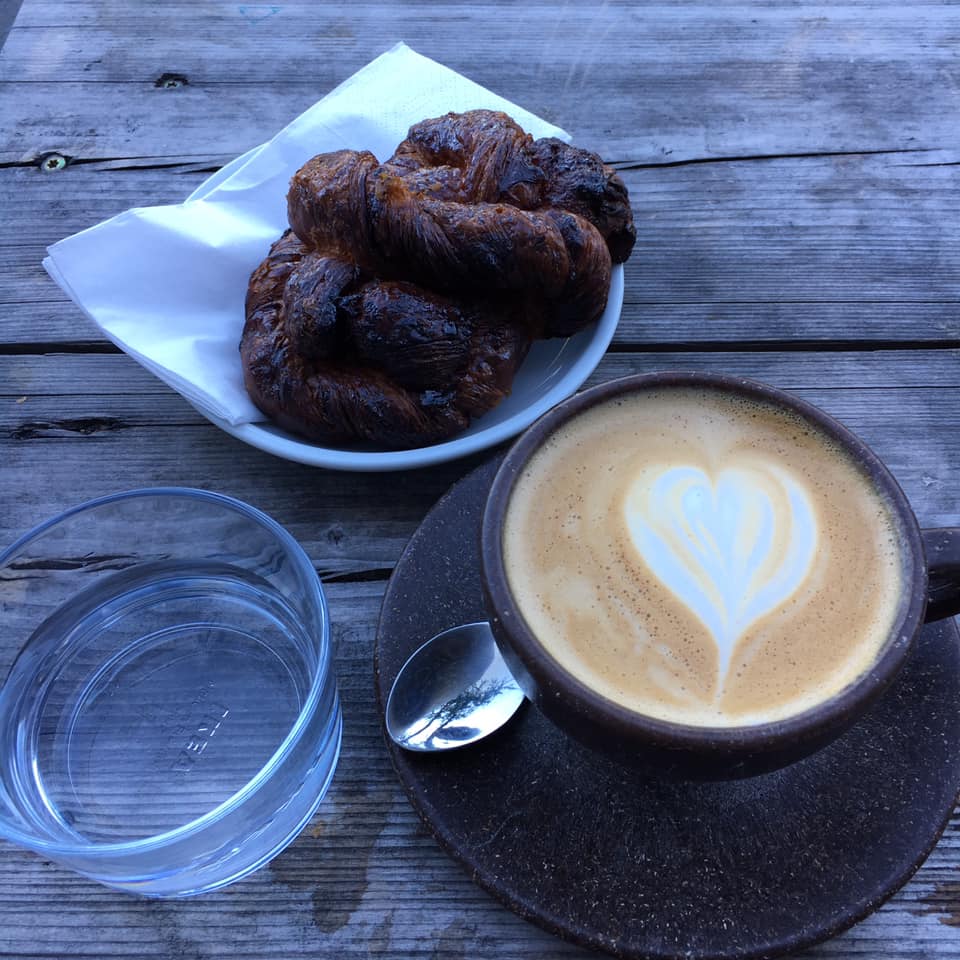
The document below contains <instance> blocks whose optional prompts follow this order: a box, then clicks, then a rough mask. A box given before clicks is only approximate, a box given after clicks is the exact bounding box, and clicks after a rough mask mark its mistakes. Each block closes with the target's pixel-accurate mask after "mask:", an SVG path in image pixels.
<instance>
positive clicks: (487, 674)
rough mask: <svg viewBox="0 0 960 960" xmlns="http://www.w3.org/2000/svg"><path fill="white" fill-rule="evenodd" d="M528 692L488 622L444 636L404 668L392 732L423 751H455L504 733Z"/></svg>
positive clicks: (392, 706)
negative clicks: (497, 642) (496, 733)
mask: <svg viewBox="0 0 960 960" xmlns="http://www.w3.org/2000/svg"><path fill="white" fill-rule="evenodd" d="M523 699H524V697H523V692H522V691H521V690H520V687H519V686H518V685H517V683H516V681H515V680H514V679H513V675H512V674H511V673H510V670H509V669H508V668H507V665H506V663H504V661H503V657H502V656H501V655H500V651H499V650H498V649H497V645H496V642H495V641H494V639H493V634H492V633H491V631H490V625H489V624H488V623H484V622H480V623H468V624H464V625H462V626H459V627H453V628H451V629H450V630H444V631H443V632H442V633H438V634H437V635H436V636H435V637H433V638H432V639H431V640H428V641H427V642H426V643H425V644H423V646H422V647H420V648H419V649H418V650H416V651H415V652H414V653H413V654H412V655H411V656H410V658H409V659H408V660H407V662H406V663H405V664H404V665H403V667H401V669H400V672H399V673H398V674H397V678H396V680H394V682H393V686H392V687H391V689H390V693H389V695H388V697H387V707H386V710H385V711H384V714H385V722H386V728H387V734H388V735H389V737H390V739H391V740H393V742H394V743H395V744H397V746H399V747H403V748H404V749H406V750H413V751H416V752H418V753H434V752H437V751H442V750H454V749H457V748H458V747H465V746H467V745H468V744H471V743H476V742H477V741H478V740H482V739H483V738H484V737H486V736H488V735H489V734H491V733H493V732H494V731H495V730H499V729H500V727H502V726H503V725H504V724H505V723H506V722H507V721H508V720H509V719H510V718H511V717H512V716H513V715H514V713H516V712H517V709H518V708H519V706H520V704H521V703H523Z"/></svg>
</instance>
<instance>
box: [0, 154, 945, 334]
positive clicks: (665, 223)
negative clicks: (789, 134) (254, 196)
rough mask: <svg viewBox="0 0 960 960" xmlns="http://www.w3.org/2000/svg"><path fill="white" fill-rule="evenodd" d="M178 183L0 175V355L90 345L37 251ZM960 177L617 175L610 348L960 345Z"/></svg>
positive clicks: (751, 169) (922, 169)
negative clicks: (24, 348)
mask: <svg viewBox="0 0 960 960" xmlns="http://www.w3.org/2000/svg"><path fill="white" fill-rule="evenodd" d="M177 171H178V168H163V169H135V170H109V171H105V170H93V169H91V168H90V167H89V166H87V165H77V166H70V167H67V168H66V169H65V170H63V171H61V172H58V173H42V172H41V171H40V170H38V169H36V168H35V167H30V168H8V169H5V170H0V191H4V192H6V193H7V195H8V201H7V203H6V204H5V214H6V217H7V225H8V230H7V231H6V232H5V234H4V235H3V237H0V311H2V315H3V316H5V317H6V327H5V335H4V339H5V340H6V341H7V342H21V343H39V342H66V341H70V340H74V339H93V338H95V337H97V336H98V334H97V333H96V331H95V330H94V329H93V328H92V326H91V325H89V324H88V322H87V321H86V320H85V318H83V317H82V316H81V315H80V313H79V311H77V310H76V309H74V308H73V307H71V306H69V305H66V301H65V300H64V299H63V297H62V294H61V293H60V291H59V289H58V288H57V287H56V286H55V285H54V284H53V283H52V281H51V280H50V279H49V278H48V277H47V275H46V273H45V272H44V271H43V269H42V267H41V266H40V261H41V259H42V258H43V255H44V250H45V247H46V245H47V244H50V243H53V242H55V241H56V240H58V239H60V238H61V237H63V236H66V235H68V234H71V233H74V232H77V231H79V230H82V229H84V228H86V227H88V226H91V225H92V224H94V223H97V222H98V221H100V220H103V219H106V218H108V217H110V216H113V215H114V214H116V213H119V212H121V211H122V210H124V209H127V208H128V207H132V206H142V205H148V204H154V203H172V202H177V201H179V200H181V199H182V198H183V197H185V196H186V195H187V194H188V193H189V192H190V190H191V189H193V187H194V186H196V184H198V183H199V182H200V181H201V180H202V179H203V175H201V174H197V173H195V172H191V173H181V172H177ZM958 171H960V166H949V165H945V166H936V167H928V166H921V165H919V164H914V163H909V162H907V161H905V160H903V159H902V158H900V157H899V156H894V157H890V156H873V155H858V156H843V157H808V158H803V159H795V158H793V159H781V160H767V161H750V162H734V163H715V164H714V163H711V164H695V165H691V166H682V167H657V168H652V169H649V168H648V169H629V170H624V171H623V176H624V179H625V180H626V182H627V185H628V187H629V189H630V194H631V198H632V202H633V205H634V209H635V211H636V217H637V224H638V234H639V236H638V242H637V247H636V250H635V252H634V254H633V257H632V258H631V260H630V261H629V262H628V264H627V267H626V270H627V275H626V287H627V293H626V307H625V309H624V313H623V317H622V320H621V326H620V329H619V331H618V335H617V342H618V343H619V344H624V345H628V344H677V343H696V342H704V341H706V342H710V343H718V342H724V341H738V340H739V341H744V340H746V341H773V342H786V341H791V340H801V341H838V340H839V341H853V340H872V341H877V340H879V341H897V340H906V341H922V340H934V341H943V340H950V339H957V340H960V238H958V236H957V234H956V231H955V224H956V223H957V222H958V219H960V192H958V190H957V183H958V180H957V178H958V176H960V173H958Z"/></svg>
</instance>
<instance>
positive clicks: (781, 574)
mask: <svg viewBox="0 0 960 960" xmlns="http://www.w3.org/2000/svg"><path fill="white" fill-rule="evenodd" d="M624 510H625V514H626V522H627V526H628V528H629V530H630V535H631V538H632V540H633V543H634V546H635V547H636V549H637V551H638V553H639V554H640V557H641V558H642V559H643V561H644V563H645V564H646V565H647V566H648V567H649V569H650V570H651V571H652V572H653V574H654V575H655V576H656V577H657V579H658V580H659V581H660V582H661V583H662V584H663V585H664V586H665V587H667V588H668V589H669V590H670V592H671V593H672V594H673V595H674V596H675V597H676V598H677V599H678V600H680V601H681V602H682V603H683V604H684V605H685V606H686V607H687V608H688V609H689V610H690V611H691V612H692V613H694V614H695V615H696V616H697V618H698V619H699V620H700V621H701V622H702V623H703V624H704V626H705V627H706V628H707V630H708V631H709V633H710V636H711V637H712V639H713V641H714V643H715V644H716V648H717V654H718V664H719V676H718V681H719V682H718V685H717V688H716V689H717V692H718V693H719V691H720V689H722V687H723V684H724V682H725V681H726V678H727V675H728V672H729V670H730V664H731V661H732V658H733V654H734V651H735V649H736V646H737V642H738V641H739V640H740V638H741V637H742V636H743V635H744V634H745V633H746V631H747V630H748V629H749V628H750V626H751V625H752V624H754V623H756V622H757V621H758V620H760V619H761V618H762V617H764V616H766V615H767V614H769V613H772V612H773V611H775V610H777V609H778V608H779V607H781V606H782V605H783V604H784V603H785V602H786V601H788V600H789V599H790V597H791V596H792V595H793V594H794V593H795V592H796V591H797V590H798V588H799V587H801V586H802V585H803V583H804V581H805V580H806V578H807V575H808V574H809V572H810V569H811V567H812V565H813V560H814V557H815V555H816V550H817V534H818V530H817V521H816V515H815V513H814V510H813V507H812V506H811V503H810V501H809V498H808V496H807V494H806V493H805V492H804V490H803V488H802V487H801V486H800V484H799V483H797V482H796V480H794V479H793V478H792V477H791V476H790V475H789V473H788V472H787V471H785V470H783V469H782V468H780V467H778V466H776V465H773V464H762V465H750V466H745V467H728V468H726V469H723V470H721V471H719V473H718V474H717V475H716V477H715V478H711V476H710V475H709V474H708V473H707V472H706V471H704V470H703V469H701V468H700V467H695V466H671V467H667V468H665V469H662V470H660V471H659V472H658V471H656V470H653V469H647V470H645V471H644V472H643V474H641V476H640V477H638V478H637V479H636V480H635V481H634V482H633V483H632V484H631V486H630V488H629V490H628V492H627V496H626V498H625V501H624Z"/></svg>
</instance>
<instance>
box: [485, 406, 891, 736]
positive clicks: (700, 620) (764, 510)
mask: <svg viewBox="0 0 960 960" xmlns="http://www.w3.org/2000/svg"><path fill="white" fill-rule="evenodd" d="M899 543H900V534H899V530H898V527H897V525H896V523H895V521H894V520H893V519H892V516H891V513H890V511H889V509H888V508H887V506H886V504H885V502H884V501H883V500H882V498H881V497H880V496H879V494H877V493H876V491H875V490H874V488H873V486H872V484H871V482H870V480H869V479H868V478H867V477H866V476H865V475H864V474H863V472H862V471H861V469H860V468H859V467H858V465H857V464H856V463H854V462H852V461H851V460H850V459H849V458H848V457H847V456H846V455H845V454H844V453H843V451H842V450H840V449H838V448H837V447H836V445H835V444H834V443H833V441H832V440H830V439H829V438H828V437H826V436H825V435H823V434H821V433H819V431H818V430H817V428H816V427H814V426H812V425H811V424H810V423H808V422H807V421H805V420H802V419H801V418H799V417H797V416H795V415H793V414H790V413H788V412H785V411H782V410H780V409H779V408H776V407H772V406H769V405H767V404H764V403H760V402H752V401H746V400H743V399H741V398H737V397H732V396H730V395H729V394H726V393H722V392H719V391H716V390H693V389H663V390H653V391H647V392H644V393H642V394H638V395H636V396H634V397H630V398H623V399H619V400H616V401H610V402H608V403H606V404H603V405H600V406H597V407H594V408H591V409H590V410H588V411H586V412H584V413H583V414H581V415H579V416H578V417H577V418H575V419H574V420H573V421H571V422H569V423H567V424H565V425H564V426H563V427H562V428H561V429H560V430H558V431H557V433H556V434H554V435H553V436H552V437H551V438H550V439H549V440H548V441H547V442H546V443H545V444H544V446H543V447H542V448H541V449H540V450H539V451H538V452H537V453H536V454H535V455H534V456H533V457H532V458H531V460H530V462H529V463H528V464H527V466H526V467H525V468H524V470H523V471H522V472H521V475H520V476H519V477H518V479H517V482H516V484H515V487H514V490H513V493H512V495H511V498H510V503H509V505H508V508H507V515H506V520H505V525H504V533H503V549H504V563H505V568H506V573H507V580H508V583H509V586H510V590H511V593H512V594H513V596H514V598H515V600H516V602H517V605H518V607H519V609H520V612H521V614H522V616H523V618H524V620H525V621H526V622H527V624H528V625H529V626H530V628H531V629H532V630H533V632H534V633H535V634H536V635H537V636H538V637H539V638H540V640H541V642H542V643H543V644H544V646H545V647H546V648H547V649H548V650H549V652H550V653H551V655H553V656H554V657H555V658H556V659H557V660H558V661H559V662H560V663H561V664H562V665H563V666H564V667H565V668H566V669H568V670H569V671H571V672H572V673H574V674H575V675H577V676H578V677H580V678H581V679H582V680H583V681H584V682H585V683H587V684H588V685H589V686H591V687H593V688H594V689H596V690H597V691H598V692H599V693H601V694H603V695H604V696H606V697H608V698H610V699H613V700H616V701H618V702H621V703H623V704H624V705H626V706H628V707H630V708H631V709H635V710H639V711H640V712H643V713H647V714H649V715H652V716H656V717H660V718H662V719H665V720H672V721H675V722H679V723H689V724H694V725H701V726H703V725H706V726H737V725H750V724H754V723H765V722H770V721H773V720H777V719H781V718H783V717H787V716H790V715H792V714H795V713H798V712H800V711H802V710H804V709H807V708H809V707H811V706H814V705H815V704H817V703H819V702H822V701H823V700H825V699H828V698H829V697H831V696H833V695H834V694H835V693H837V692H839V690H841V689H842V688H843V687H844V686H846V685H847V684H848V683H849V682H850V681H851V680H853V679H854V678H855V677H857V676H859V675H860V674H861V673H862V672H863V671H864V670H866V669H868V668H869V666H870V664H871V663H872V662H873V660H874V659H875V657H876V654H877V651H878V649H879V648H880V646H881V645H882V644H883V643H885V642H886V639H887V637H888V636H889V634H890V631H891V629H892V625H893V623H894V621H895V618H896V615H897V610H898V606H899V598H900V596H901V594H902V577H903V574H902V572H901V561H900V546H899Z"/></svg>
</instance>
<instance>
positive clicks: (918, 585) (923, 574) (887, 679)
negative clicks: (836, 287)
mask: <svg viewBox="0 0 960 960" xmlns="http://www.w3.org/2000/svg"><path fill="white" fill-rule="evenodd" d="M663 388H667V389H669V388H686V389H696V388H704V389H714V390H718V391H721V392H726V393H733V394H739V395H741V396H746V397H748V398H750V399H752V400H760V401H765V402H767V403H770V404H772V405H774V406H777V407H781V408H786V409H787V410H789V411H791V412H794V413H796V414H798V415H800V416H801V417H803V418H804V419H806V420H808V421H810V422H811V423H812V424H813V425H814V426H816V427H817V428H819V429H820V430H821V431H822V432H823V433H825V434H826V435H827V436H828V437H829V438H830V439H832V440H834V441H835V442H837V443H839V444H840V446H841V447H842V449H843V450H845V451H846V452H847V453H848V454H849V455H850V456H851V458H852V459H853V460H854V462H855V463H856V464H857V465H859V466H860V467H861V468H862V469H863V471H864V473H865V474H866V476H867V477H868V478H869V480H870V482H871V484H872V485H873V486H874V488H875V489H876V490H877V491H878V492H879V493H880V495H881V497H883V499H884V500H885V502H886V503H887V504H888V505H889V506H890V507H891V508H892V510H893V512H894V514H895V519H896V521H897V522H898V525H899V528H900V531H901V533H902V544H901V546H902V553H901V559H902V564H903V568H902V569H903V571H904V581H905V583H906V584H908V586H907V588H906V589H905V590H904V592H903V596H902V597H901V600H900V604H899V606H898V609H897V614H896V619H895V621H894V625H893V628H892V629H891V630H890V633H889V635H888V637H887V638H886V640H885V641H884V643H883V645H882V646H881V648H880V651H879V652H878V654H877V656H876V658H875V659H874V660H873V662H872V663H871V665H870V666H869V667H868V668H867V669H866V670H865V671H864V672H862V673H861V674H859V675H858V676H857V677H856V678H855V679H854V680H852V681H851V682H850V683H849V684H847V686H845V687H843V688H842V689H841V690H840V691H838V692H837V693H835V694H834V695H833V696H832V697H829V698H828V699H826V700H824V701H822V702H820V703H817V704H815V705H814V706H812V707H808V708H807V709H805V710H802V711H800V712H798V713H795V714H791V715H789V716H787V717H784V718H782V719H778V720H772V721H767V722H765V723H757V724H746V725H739V726H733V725H731V726H705V725H704V726H700V725H694V724H682V723H677V722H675V721H670V720H664V719H661V718H658V717H654V716H651V715H649V714H644V713H641V712H639V711H635V710H631V709H630V708H629V707H627V706H625V705H624V704H621V703H618V702H617V701H614V700H611V699H609V698H608V697H605V696H604V695H603V694H601V693H599V692H598V691H597V690H595V689H594V688H593V687H590V686H589V685H588V684H586V683H584V681H582V680H580V679H579V678H578V677H576V676H575V675H574V674H572V673H571V672H570V671H569V670H567V669H566V668H565V667H564V666H563V665H562V664H561V663H560V662H559V661H558V660H556V659H555V658H554V657H553V656H552V655H551V654H550V653H549V651H548V650H547V649H546V647H545V646H544V645H543V644H542V643H541V642H540V641H539V640H538V639H537V638H536V635H535V634H534V632H533V630H532V629H531V628H530V627H529V626H528V625H527V623H526V621H525V620H524V618H523V615H522V613H521V612H520V609H519V607H518V605H517V603H516V601H515V600H514V597H513V594H512V593H511V591H510V587H509V583H508V580H507V576H506V570H505V569H504V564H503V551H502V536H501V531H502V527H503V521H504V518H505V516H506V510H507V506H508V504H509V501H510V495H511V493H512V491H513V486H514V483H515V482H516V479H517V477H518V476H519V474H520V472H521V470H522V469H523V467H524V466H525V465H526V464H527V463H528V462H529V460H530V458H531V457H532V456H533V454H534V453H535V452H536V451H537V450H539V449H540V447H541V446H542V444H543V442H544V441H545V440H546V439H547V437H549V436H550V435H551V434H552V433H554V431H556V430H557V429H558V428H559V427H560V426H561V425H563V424H565V423H567V422H568V421H569V420H571V419H573V418H574V417H575V416H577V415H578V414H580V413H582V412H584V411H585V410H587V409H589V408H591V407H594V406H597V405H599V404H601V403H604V402H606V401H608V400H612V399H614V398H615V397H618V396H620V395H623V394H627V393H636V392H644V391H646V390H650V389H663ZM480 553H481V570H482V580H483V586H484V591H485V593H486V599H487V602H488V604H489V605H490V608H491V609H490V610H489V611H488V612H489V613H490V614H491V620H492V621H496V622H497V626H498V627H499V628H500V629H501V630H503V631H504V632H505V633H506V634H508V637H509V645H510V647H511V649H512V652H513V653H514V655H515V656H516V657H518V659H519V660H520V662H521V663H522V664H523V666H524V668H525V669H526V670H527V671H528V672H529V673H530V675H531V677H532V678H533V680H534V681H535V683H536V684H537V687H538V689H539V690H540V691H543V690H544V689H549V690H550V692H551V699H552V700H553V701H554V702H553V703H552V704H551V705H550V707H553V709H550V707H548V713H549V714H550V715H552V716H556V714H557V711H556V707H557V706H562V707H563V709H564V710H565V711H566V710H570V712H571V713H572V714H575V715H579V716H584V717H586V718H587V719H588V721H590V722H591V723H592V724H593V725H595V726H598V727H601V728H604V729H605V730H606V732H608V733H609V734H610V735H611V736H614V737H616V736H625V737H626V738H627V739H629V740H634V739H636V740H643V741H644V742H646V743H649V744H650V745H652V746H654V747H664V748H667V749H678V750H695V751H697V752H700V753H718V754H723V753H725V752H736V751H739V750H742V749H751V750H755V751H757V752H759V753H766V752H772V751H773V750H776V749H778V748H786V747H788V746H790V745H793V744H802V743H805V742H808V741H810V740H813V739H815V738H816V737H818V736H820V735H822V734H824V733H826V732H827V731H829V730H831V729H833V728H834V727H835V726H836V725H838V724H839V723H841V722H842V721H843V720H844V719H847V718H850V717H851V716H853V715H859V713H860V712H862V710H864V709H866V708H867V707H868V706H869V705H870V704H872V703H873V702H875V701H876V700H877V699H878V698H879V697H880V695H881V694H882V693H883V692H884V691H885V690H886V689H887V688H888V686H889V685H890V684H891V683H892V681H893V679H894V678H895V677H896V675H897V673H898V672H899V670H900V668H901V666H902V665H903V662H904V660H905V659H906V656H907V654H908V652H909V650H910V648H911V646H912V641H913V638H914V636H915V635H916V633H917V630H918V628H919V626H920V625H921V624H922V622H923V615H924V611H925V609H926V603H927V597H926V592H927V591H926V588H927V568H926V560H925V554H924V549H923V541H922V538H921V535H920V526H919V523H918V522H917V518H916V514H915V513H914V512H913V508H912V507H911V506H910V502H909V500H908V499H907V496H906V494H905V493H904V492H903V490H902V489H901V487H900V485H899V483H898V482H897V481H896V479H895V478H894V476H893V474H892V473H891V472H890V470H889V468H888V467H887V466H886V465H885V464H884V463H883V461H881V460H880V458H879V457H878V456H877V455H876V454H875V453H874V452H873V451H872V450H871V449H870V448H869V447H868V446H867V445H866V443H864V441H863V440H861V439H860V438H859V437H857V436H856V435H855V434H854V433H852V432H851V431H850V430H849V429H847V428H846V427H845V426H844V425H843V424H842V423H840V421H838V420H836V419H835V418H834V417H832V416H830V415H829V414H828V413H826V412H825V411H823V410H821V409H820V408H819V407H816V406H814V405H813V404H811V403H809V402H807V401H806V400H802V399H800V398H799V397H796V396H794V395H792V394H790V393H787V392H785V391H783V390H780V389H779V388H776V387H773V386H770V385H769V384H766V383H763V382H761V381H758V380H752V379H749V378H746V377H736V376H731V375H728V374H718V373H708V372H699V371H676V372H674V371H660V372H654V373H646V374H635V375H631V376H626V377H620V378H617V379H614V380H608V381H606V382H604V383H601V384H598V385H597V386H594V387H591V388H589V389H587V390H584V391H582V392H580V393H578V394H576V395H574V396H573V397H570V398H569V399H567V400H565V401H564V402H563V403H560V404H558V405H557V406H556V407H554V408H553V409H552V410H551V411H550V412H548V413H547V414H545V415H544V416H543V417H541V418H540V419H539V420H537V421H536V423H534V424H533V425H532V426H531V427H529V428H528V429H527V431H526V432H525V433H524V434H522V435H521V437H520V438H519V439H518V440H517V441H516V442H515V443H514V444H513V446H511V447H510V449H509V450H508V452H507V454H506V456H505V457H504V459H503V461H502V462H501V464H500V466H499V468H498V470H497V473H496V475H495V477H494V480H493V483H492V485H491V487H490V492H489V494H488V496H487V500H486V503H485V505H484V511H483V519H482V525H481V544H480ZM498 632H499V631H498V630H494V634H495V635H496V634H497V633H498ZM498 643H499V639H498ZM570 708H572V710H571V709H570ZM558 722H560V723H561V724H562V720H561V721H558Z"/></svg>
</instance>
